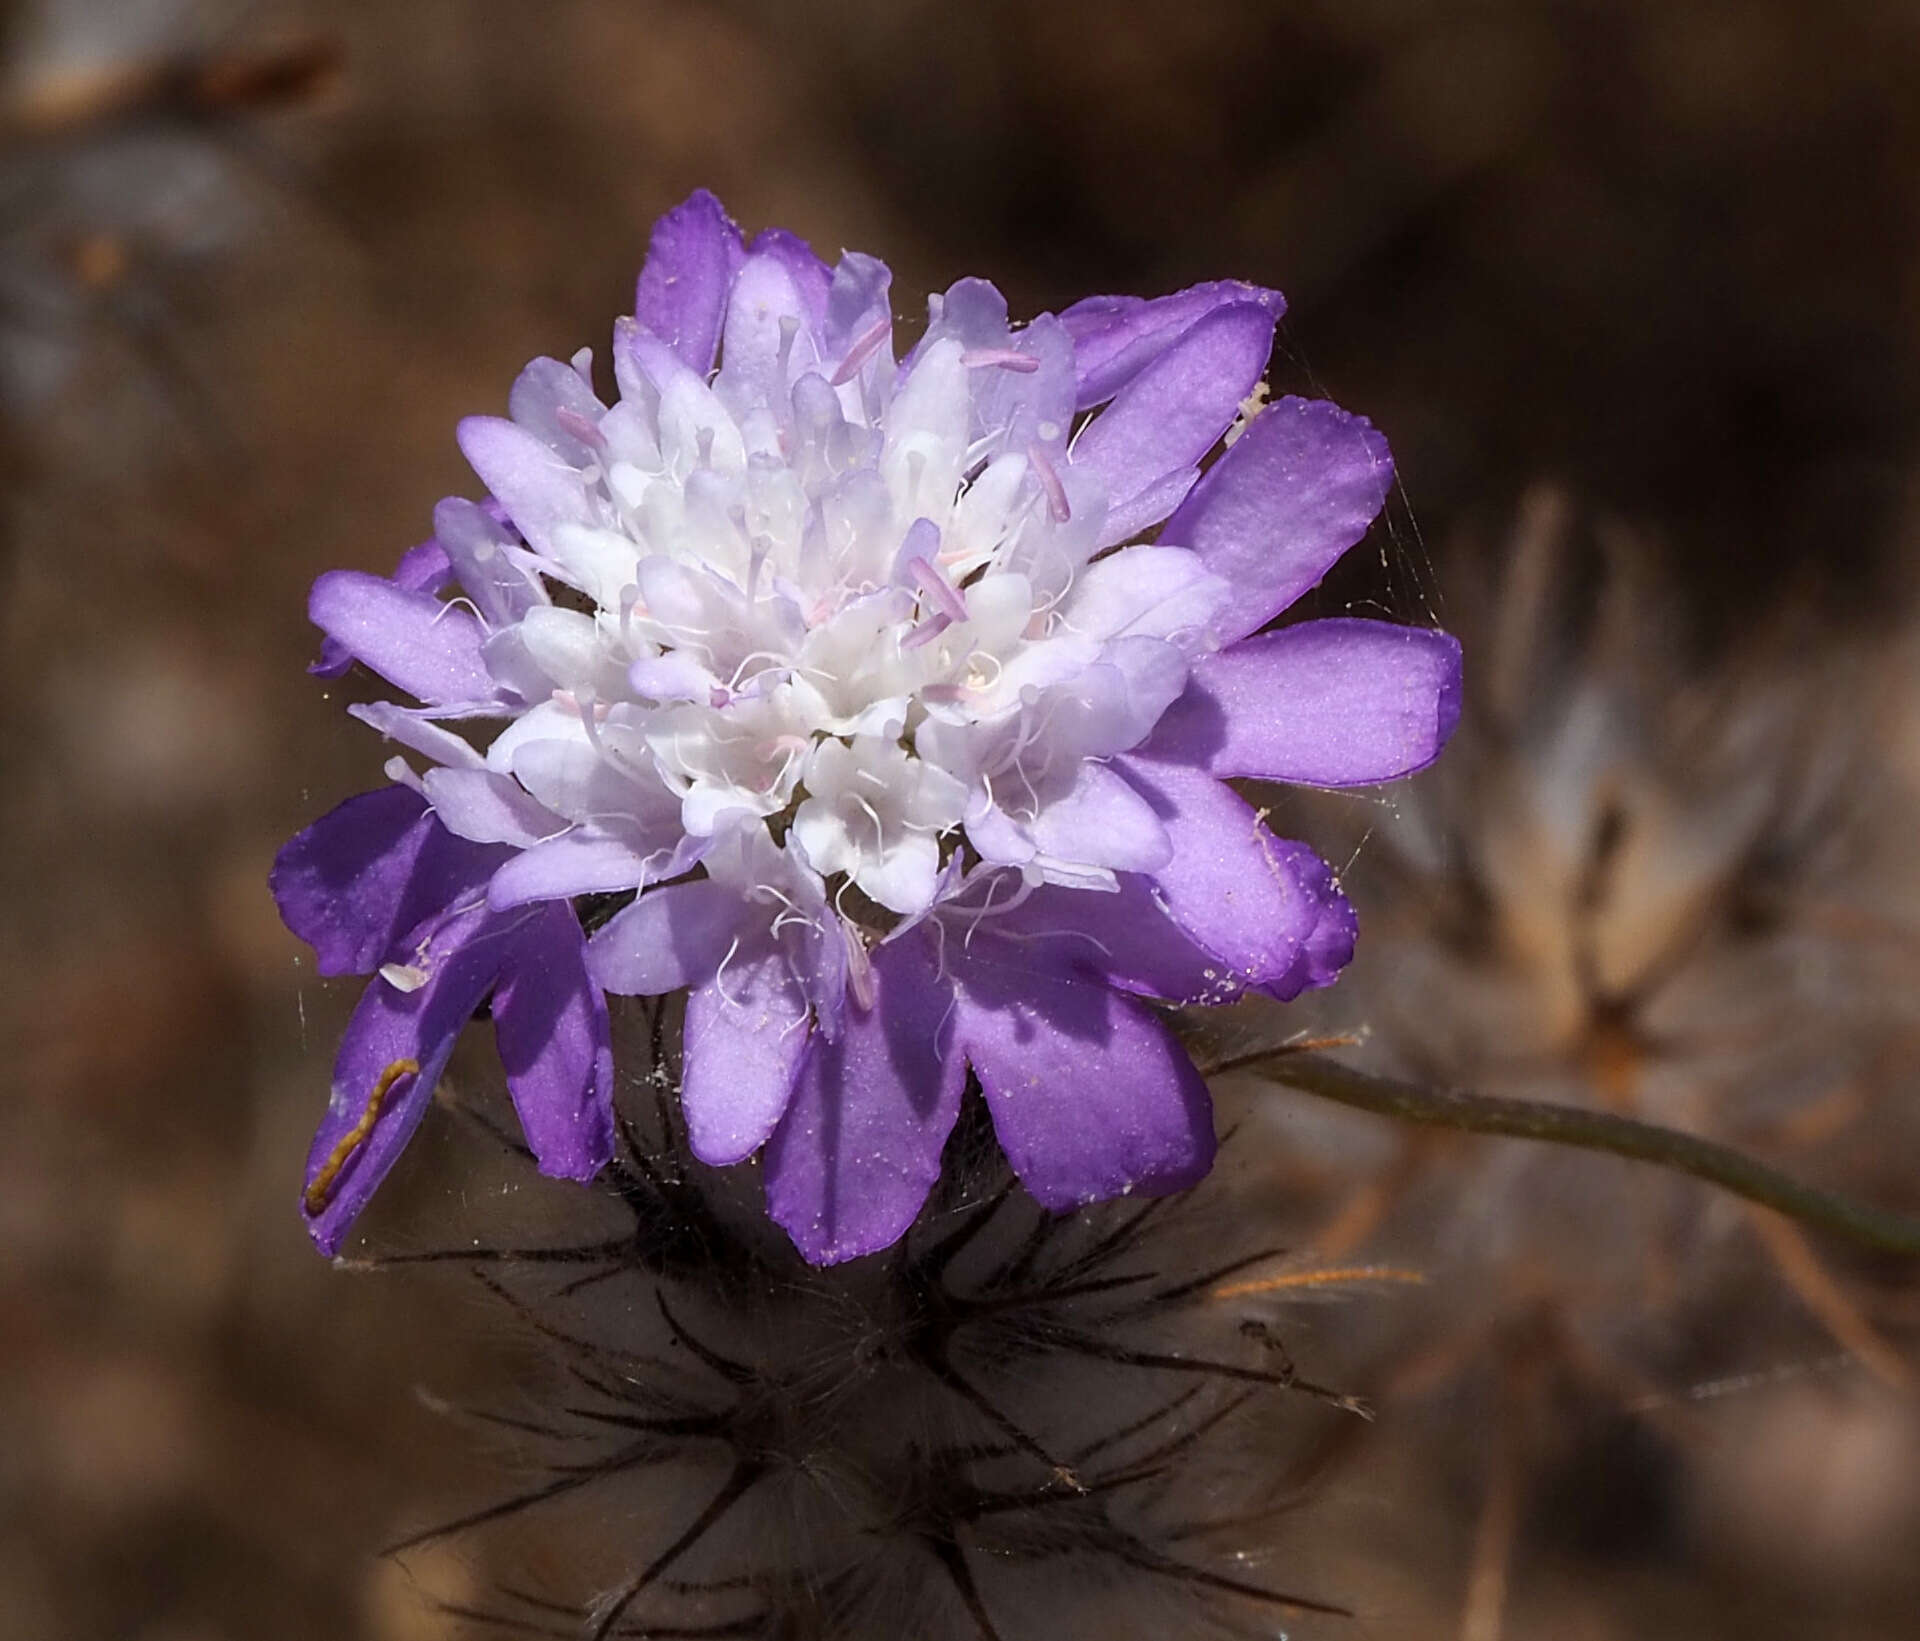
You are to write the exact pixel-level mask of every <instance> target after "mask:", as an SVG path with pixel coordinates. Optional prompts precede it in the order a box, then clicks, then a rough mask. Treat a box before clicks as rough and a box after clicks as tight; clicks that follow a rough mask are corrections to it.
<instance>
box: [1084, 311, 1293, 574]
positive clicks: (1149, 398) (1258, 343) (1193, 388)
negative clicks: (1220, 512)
mask: <svg viewBox="0 0 1920 1641" xmlns="http://www.w3.org/2000/svg"><path fill="white" fill-rule="evenodd" d="M1273 324H1274V319H1273V315H1272V313H1270V312H1269V311H1268V310H1267V309H1265V308H1263V307H1261V306H1260V305H1259V304H1258V303H1254V302H1233V303H1229V304H1228V305H1227V306H1225V307H1222V308H1215V309H1214V310H1213V311H1212V312H1211V313H1209V314H1208V315H1207V316H1206V317H1205V318H1203V319H1201V320H1199V321H1197V322H1196V323H1195V324H1193V325H1192V326H1191V327H1189V328H1188V329H1187V331H1186V332H1185V333H1184V334H1182V335H1181V336H1180V338H1179V339H1178V340H1177V341H1176V342H1175V343H1174V344H1173V346H1171V347H1170V348H1168V349H1167V350H1166V352H1164V353H1162V354H1161V355H1160V356H1159V358H1157V359H1155V360H1154V361H1153V362H1152V363H1151V364H1150V365H1148V366H1147V367H1146V368H1145V369H1144V370H1142V371H1141V372H1140V373H1139V374H1138V375H1137V376H1135V377H1134V378H1133V380H1132V381H1130V382H1129V383H1128V384H1127V385H1126V386H1125V387H1124V388H1123V389H1121V391H1120V393H1119V395H1118V396H1117V397H1116V398H1115V399H1114V401H1113V403H1112V404H1110V405H1109V406H1108V407H1107V408H1106V409H1105V410H1103V411H1101V412H1100V414H1099V415H1097V416H1096V417H1094V419H1093V421H1092V422H1091V423H1089V424H1088V426H1087V429H1086V431H1085V432H1083V433H1082V434H1081V435H1080V436H1079V438H1078V439H1077V440H1076V441H1075V443H1074V446H1073V465H1074V466H1076V467H1081V468H1089V469H1091V470H1092V471H1093V472H1094V473H1096V474H1097V475H1098V476H1099V477H1100V479H1101V480H1102V482H1103V483H1104V484H1105V485H1106V487H1107V497H1108V505H1109V507H1110V509H1111V511H1112V513H1113V514H1114V515H1117V516H1119V517H1121V518H1123V519H1125V518H1128V517H1130V514H1131V512H1132V511H1133V509H1130V507H1129V504H1130V503H1132V502H1135V501H1136V500H1137V499H1138V498H1140V497H1141V496H1143V495H1145V494H1147V493H1149V492H1156V493H1165V492H1163V491H1161V489H1160V487H1164V486H1165V485H1166V484H1167V483H1168V481H1169V479H1170V477H1175V476H1178V475H1181V474H1184V473H1185V472H1186V471H1187V470H1188V469H1190V468H1192V467H1193V466H1194V464H1195V463H1197V462H1198V461H1199V460H1200V458H1201V457H1202V456H1204V455H1205V454H1206V453H1207V452H1208V451H1209V450H1211V449H1212V448H1213V447H1214V445H1215V444H1216V443H1218V442H1219V439H1220V435H1221V434H1223V433H1225V432H1226V430H1227V428H1228V427H1229V426H1230V425H1232V422H1233V419H1234V417H1235V416H1236V415H1238V414H1239V411H1240V405H1241V401H1242V400H1244V399H1245V398H1246V397H1247V395H1248V394H1250V393H1251V392H1252V391H1253V387H1254V384H1255V383H1256V382H1258V381H1259V380H1260V376H1261V373H1262V372H1263V371H1265V369H1266V368H1267V355H1268V354H1269V353H1270V352H1271V351H1272V349H1273ZM1168 510H1169V511H1171V510H1172V507H1171V502H1170V503H1169V508H1168ZM1152 522H1153V520H1152V519H1150V518H1149V519H1144V520H1142V521H1141V524H1142V525H1144V524H1148V523H1152ZM1130 527H1134V528H1137V527H1139V526H1130ZM1113 528H1114V525H1113V521H1112V519H1109V522H1108V526H1107V534H1108V536H1109V537H1111V536H1112V532H1113ZM1169 540H1170V542H1171V544H1172V545H1174V546H1181V547H1185V546H1192V545H1193V543H1191V542H1188V541H1172V540H1171V538H1169Z"/></svg>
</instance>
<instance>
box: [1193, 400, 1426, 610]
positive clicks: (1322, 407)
mask: <svg viewBox="0 0 1920 1641" xmlns="http://www.w3.org/2000/svg"><path fill="white" fill-rule="evenodd" d="M1392 479H1393V458H1392V456H1391V455H1389V454H1388V452H1387V441H1386V440H1385V439H1383V438H1382V437H1381V436H1380V435H1379V434H1378V433H1376V432H1374V430H1373V425H1372V423H1370V422H1369V421H1368V420H1367V419H1366V418H1365V417H1364V416H1349V415H1348V414H1347V413H1346V412H1345V411H1344V410H1342V409H1341V408H1340V407H1339V406H1338V405H1335V404H1329V403H1327V402H1326V401H1325V400H1324V399H1294V398H1287V399H1280V400H1278V401H1276V402H1275V403H1273V404H1271V405H1269V406H1268V407H1267V408H1266V409H1265V410H1263V411H1262V412H1261V413H1260V414H1259V415H1258V416H1256V417H1254V419H1253V420H1252V421H1251V422H1249V423H1248V424H1247V429H1246V431H1245V432H1244V433H1243V434H1241V436H1240V437H1239V438H1238V439H1237V440H1235V441H1234V443H1233V445H1232V446H1231V447H1230V448H1229V449H1228V450H1227V453H1226V454H1225V455H1224V456H1222V457H1221V458H1220V460H1219V461H1218V462H1216V463H1215V464H1214V465H1213V467H1212V468H1211V469H1209V470H1208V472H1207V475H1206V477H1204V478H1203V479H1201V481H1200V482H1199V483H1198V484H1197V485H1195V486H1194V489H1193V494H1192V495H1190V496H1189V497H1188V498H1187V499H1186V501H1185V502H1184V503H1183V504H1182V505H1181V507H1180V509H1179V510H1178V511H1177V512H1176V513H1175V514H1174V515H1173V517H1172V518H1170V519H1168V520H1167V524H1166V528H1165V529H1163V530H1162V531H1161V532H1160V540H1161V541H1163V542H1165V543H1166V544H1167V545H1168V546H1173V547H1191V548H1192V549H1193V550H1194V551H1195V552H1196V553H1198V554H1199V555H1200V556H1201V557H1202V558H1204V559H1205V560H1206V561H1207V566H1208V568H1209V569H1212V570H1214V571H1217V572H1218V573H1219V574H1221V575H1223V576H1225V577H1226V578H1227V579H1228V580H1229V581H1231V582H1232V583H1233V584H1234V589H1235V592H1236V595H1237V596H1236V597H1235V600H1234V602H1233V603H1232V604H1231V605H1229V606H1228V608H1227V610H1226V611H1225V612H1224V613H1223V614H1222V615H1221V617H1220V620H1219V623H1218V626H1217V629H1216V630H1217V631H1218V633H1219V636H1220V637H1221V638H1222V639H1234V638H1242V637H1245V636H1246V634H1248V633H1250V632H1257V631H1258V630H1259V629H1260V628H1261V627H1264V626H1265V625H1266V624H1267V623H1268V622H1269V621H1271V620H1272V619H1273V618H1274V617H1275V616H1276V615H1278V614H1279V613H1280V612H1281V611H1282V610H1284V609H1286V608H1287V607H1288V606H1289V605H1290V604H1292V603H1293V602H1294V600H1295V599H1297V598H1299V596H1300V595H1301V594H1302V593H1304V592H1305V591H1307V589H1308V588H1310V587H1314V586H1318V585H1319V583H1320V579H1321V577H1323V576H1324V575H1325V574H1326V573H1327V571H1328V570H1330V569H1332V568H1333V565H1334V562H1335V560H1337V559H1338V558H1339V557H1340V555H1341V554H1342V553H1344V552H1345V551H1346V550H1347V549H1348V548H1349V547H1351V546H1352V545H1353V544H1354V543H1355V542H1356V541H1358V540H1359V539H1360V538H1361V537H1362V536H1363V535H1365V534H1366V533H1367V526H1368V525H1369V524H1371V523H1372V522H1373V520H1374V518H1375V516H1376V515H1377V514H1378V513H1379V511H1380V508H1381V505H1382V503H1384V501H1385V500H1386V495H1387V486H1388V484H1389V483H1390V482H1391V481H1392Z"/></svg>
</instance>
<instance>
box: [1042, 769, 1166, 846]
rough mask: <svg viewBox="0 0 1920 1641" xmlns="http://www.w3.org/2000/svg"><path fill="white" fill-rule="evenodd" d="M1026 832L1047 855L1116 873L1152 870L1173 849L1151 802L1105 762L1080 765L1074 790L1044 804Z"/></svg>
mask: <svg viewBox="0 0 1920 1641" xmlns="http://www.w3.org/2000/svg"><path fill="white" fill-rule="evenodd" d="M1028 832H1029V834H1030V835H1031V837H1032V838H1033V842H1034V845H1035V847H1036V848H1038V849H1039V851H1040V852H1041V854H1043V855H1045V856H1048V857H1049V858H1051V859H1054V860H1059V861H1068V862H1072V863H1074V864H1076V865H1081V866H1099V867H1105V868H1107V869H1108V870H1110V871H1116V872H1151V871H1154V870H1156V869H1157V868H1159V867H1161V866H1163V865H1165V864H1166V862H1167V861H1168V860H1169V858H1171V856H1172V854H1173V844H1172V843H1171V842H1170V841H1169V839H1168V837H1167V832H1166V828H1165V827H1163V826H1162V825H1161V824H1160V819H1159V817H1158V816H1157V815H1156V814H1155V813H1154V812H1153V807H1152V805H1150V804H1148V803H1146V802H1145V801H1144V800H1142V798H1141V797H1140V795H1139V794H1138V793H1137V792H1135V791H1134V790H1133V788H1132V787H1131V786H1129V785H1128V784H1127V783H1126V782H1125V781H1124V780H1122V779H1121V778H1120V777H1119V776H1118V775H1116V774H1115V773H1114V772H1113V771H1112V770H1111V769H1109V768H1107V767H1106V766H1105V765H1104V764H1096V763H1087V764H1082V765H1081V766H1080V770H1079V773H1078V774H1077V775H1076V776H1075V778H1074V783H1073V787H1072V789H1071V790H1070V791H1069V792H1068V793H1067V794H1066V796H1065V797H1062V798H1059V799H1056V800H1055V801H1054V802H1052V803H1050V804H1048V805H1047V806H1046V808H1044V809H1042V810H1041V811H1040V813H1039V815H1038V816H1036V817H1035V818H1034V820H1033V822H1032V823H1031V825H1030V826H1029V827H1028Z"/></svg>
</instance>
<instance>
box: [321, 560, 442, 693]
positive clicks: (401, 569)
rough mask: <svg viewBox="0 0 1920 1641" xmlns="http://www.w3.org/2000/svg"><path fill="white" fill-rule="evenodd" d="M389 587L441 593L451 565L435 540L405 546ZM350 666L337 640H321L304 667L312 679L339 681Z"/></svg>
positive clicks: (350, 660)
mask: <svg viewBox="0 0 1920 1641" xmlns="http://www.w3.org/2000/svg"><path fill="white" fill-rule="evenodd" d="M392 579H393V584H394V585H395V586H396V587H400V588H404V589H405V590H406V591H407V592H410V593H440V592H445V591H446V589H447V587H448V586H449V585H450V584H451V583H452V581H453V565H452V563H451V562H450V561H449V560H448V558H447V550H446V548H445V547H443V546H442V545H441V544H440V543H439V541H438V540H427V541H423V542H421V543H420V545H419V546H417V547H409V548H408V549H407V550H406V551H405V552H404V553H402V554H401V555H400V562H399V563H398V564H397V565H395V566H394V571H393V578H392ZM352 665H353V652H352V651H351V650H349V649H348V648H347V646H346V645H344V644H343V643H341V642H340V640H339V639H337V638H328V639H323V640H322V641H321V644H320V654H319V656H318V657H317V658H316V659H315V660H314V662H313V664H312V665H311V666H309V667H308V668H307V671H308V672H310V673H312V674H313V676H314V677H316V678H339V677H342V676H344V675H345V673H346V671H347V669H348V668H349V667H351V666H352Z"/></svg>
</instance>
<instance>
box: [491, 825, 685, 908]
mask: <svg viewBox="0 0 1920 1641" xmlns="http://www.w3.org/2000/svg"><path fill="white" fill-rule="evenodd" d="M658 870H659V864H658V863H657V862H655V861H654V860H652V858H651V857H648V856H642V855H639V854H636V853H635V852H634V850H633V849H632V847H631V846H630V845H629V844H628V843H627V842H625V841H624V840H623V839H620V838H610V837H607V836H605V835H604V834H599V833H595V832H592V831H589V830H587V829H586V828H584V827H583V828H582V829H581V830H579V831H577V832H568V833H566V834H564V835H563V836H561V837H557V838H549V839H548V840H547V841H546V842H545V843H541V844H536V845H535V846H534V847H533V848H531V849H528V850H525V851H523V852H522V853H520V854H517V855H515V856H514V857H513V859H512V860H510V861H508V862H507V863H506V865H504V866H502V867H501V868H500V870H499V871H497V872H495V873H494V874H493V881H492V882H491V883H489V884H488V885H487V900H488V903H489V904H490V905H492V906H493V908H494V909H495V910H496V911H504V910H505V909H506V908H508V907H510V906H524V905H526V904H528V903H529V902H531V901H535V900H570V899H572V897H573V896H575V895H591V894H611V893H613V892H614V891H616V890H620V889H637V888H639V887H640V886H641V885H642V884H643V883H645V882H647V881H648V879H649V877H650V876H652V875H657V873H658Z"/></svg>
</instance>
